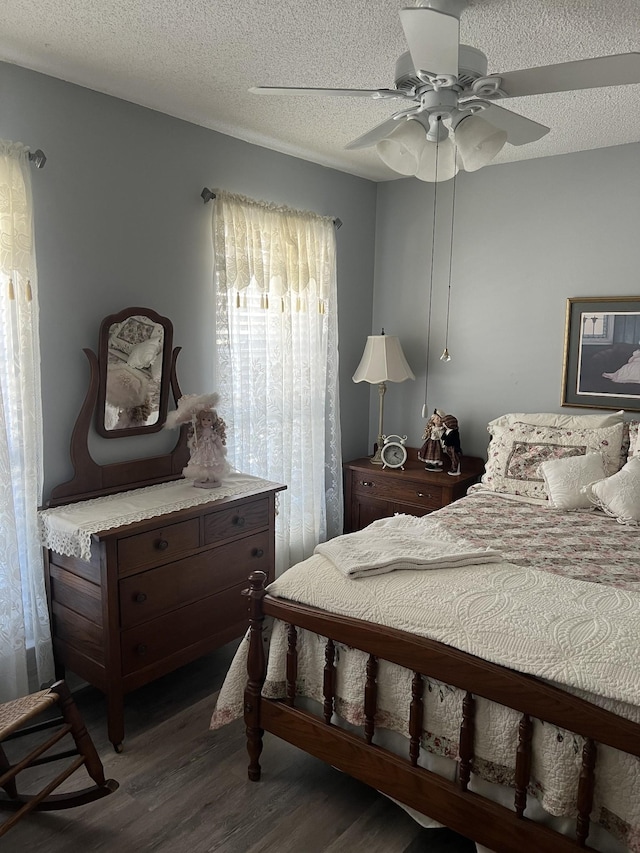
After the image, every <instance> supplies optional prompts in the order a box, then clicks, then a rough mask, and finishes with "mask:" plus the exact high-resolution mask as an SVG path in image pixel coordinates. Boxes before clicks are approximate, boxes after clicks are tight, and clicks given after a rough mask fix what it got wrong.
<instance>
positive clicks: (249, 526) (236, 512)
mask: <svg viewBox="0 0 640 853" xmlns="http://www.w3.org/2000/svg"><path fill="white" fill-rule="evenodd" d="M268 526H269V500H268V498H264V499H263V500H259V501H252V502H251V503H246V504H243V505H242V506H240V507H236V508H235V509H225V510H219V511H218V512H211V513H209V514H208V515H206V516H205V517H204V541H205V545H212V544H214V543H216V542H222V541H223V540H224V539H231V538H232V537H235V536H242V535H244V534H245V533H248V532H250V531H252V530H259V529H260V528H261V527H268Z"/></svg>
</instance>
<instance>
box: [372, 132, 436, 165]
mask: <svg viewBox="0 0 640 853" xmlns="http://www.w3.org/2000/svg"><path fill="white" fill-rule="evenodd" d="M426 140H427V138H426V133H425V129H424V127H423V126H422V124H421V123H420V122H419V121H403V122H402V123H401V124H400V125H399V126H398V127H397V128H395V130H394V131H393V132H392V133H390V134H389V136H387V137H385V138H384V139H381V140H380V142H378V143H377V144H376V151H377V152H378V156H379V157H380V159H381V160H382V162H383V163H385V164H386V165H387V166H388V167H389V168H390V169H393V171H394V172H398V173H399V174H400V175H415V173H416V171H417V169H418V165H419V163H420V156H421V154H422V150H423V148H424V147H425V146H426Z"/></svg>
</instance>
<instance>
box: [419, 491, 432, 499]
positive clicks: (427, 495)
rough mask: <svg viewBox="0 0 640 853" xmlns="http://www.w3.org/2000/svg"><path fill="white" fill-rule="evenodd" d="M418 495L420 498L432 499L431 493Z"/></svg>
mask: <svg viewBox="0 0 640 853" xmlns="http://www.w3.org/2000/svg"><path fill="white" fill-rule="evenodd" d="M416 494H417V496H418V497H419V498H430V497H431V495H430V494H429V492H416Z"/></svg>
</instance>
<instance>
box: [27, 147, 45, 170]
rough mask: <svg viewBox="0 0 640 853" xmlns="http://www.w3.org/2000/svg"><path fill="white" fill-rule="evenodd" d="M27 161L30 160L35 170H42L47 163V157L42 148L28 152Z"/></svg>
mask: <svg viewBox="0 0 640 853" xmlns="http://www.w3.org/2000/svg"><path fill="white" fill-rule="evenodd" d="M29 160H31V162H32V163H33V165H34V166H35V167H36V169H42V168H43V166H44V164H45V163H46V162H47V156H46V154H45V153H44V151H43V150H42V148H38V150H37V151H30V152H29Z"/></svg>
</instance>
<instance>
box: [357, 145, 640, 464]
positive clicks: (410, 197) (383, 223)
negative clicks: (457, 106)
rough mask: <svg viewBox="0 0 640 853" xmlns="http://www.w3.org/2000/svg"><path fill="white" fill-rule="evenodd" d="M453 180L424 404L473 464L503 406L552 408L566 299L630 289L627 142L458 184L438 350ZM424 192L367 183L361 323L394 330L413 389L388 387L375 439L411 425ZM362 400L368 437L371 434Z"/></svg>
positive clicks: (417, 186)
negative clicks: (444, 420) (455, 423)
mask: <svg viewBox="0 0 640 853" xmlns="http://www.w3.org/2000/svg"><path fill="white" fill-rule="evenodd" d="M452 183H453V182H451V181H450V182H448V183H446V184H440V185H439V186H438V199H437V209H438V216H437V223H436V224H437V232H436V252H435V255H434V281H433V298H432V313H431V337H430V340H429V375H428V383H427V392H428V393H427V404H428V407H429V409H430V410H433V409H434V408H435V407H437V408H442V409H445V410H447V411H448V412H451V413H453V414H455V415H456V416H457V417H458V419H459V421H460V431H461V437H462V444H463V449H464V450H465V452H466V453H467V454H469V455H474V456H484V455H485V453H486V447H487V433H486V424H487V422H488V421H489V420H491V419H492V418H494V417H496V416H497V415H500V414H502V413H504V412H507V411H525V412H526V411H529V412H533V411H552V412H555V411H565V412H567V413H572V412H573V413H578V412H580V411H585V410H581V409H562V407H561V405H560V399H561V383H562V360H563V348H564V332H565V306H566V299H567V297H580V296H628V295H638V294H640V283H639V272H638V271H639V269H640V239H639V238H638V222H639V221H640V147H639V146H638V145H627V146H620V147H615V148H607V149H601V150H595V151H589V152H580V153H577V154H571V155H563V156H559V157H552V158H546V159H540V160H529V161H524V162H520V163H513V164H505V165H497V166H491V167H487V168H485V169H482V170H480V171H478V172H473V173H463V174H460V175H459V176H458V179H457V188H456V197H455V230H454V247H453V263H452V277H451V313H450V325H449V349H450V351H451V355H452V361H450V362H448V363H443V362H441V361H440V360H439V357H440V354H441V353H442V350H443V347H444V338H445V335H444V327H445V318H446V300H447V290H448V269H449V248H450V245H449V240H450V223H451V202H452ZM433 207H434V203H433V185H428V184H424V183H421V182H420V181H417V180H414V179H403V180H400V181H395V182H388V183H385V184H380V185H379V188H378V218H377V229H376V265H375V293H374V314H373V319H374V322H373V328H374V331H376V333H379V329H380V326H384V327H385V330H386V331H387V332H389V333H390V334H391V333H393V334H398V335H399V336H400V339H401V342H402V345H403V348H404V350H405V353H406V355H407V359H408V361H409V363H410V364H411V366H412V368H413V371H414V373H415V374H416V381H415V382H411V381H408V382H404V383H402V385H393V384H389V387H388V391H387V394H386V399H385V431H386V432H388V433H393V432H398V433H402V434H404V433H406V434H407V435H408V436H409V441H408V444H410V445H411V446H416V445H417V446H419V444H420V438H421V435H422V429H423V426H424V420H423V419H422V417H421V413H422V405H423V403H424V399H425V364H426V361H427V355H426V353H427V328H428V294H429V279H430V262H431V238H432V223H433ZM377 416H378V401H377V396H374V395H373V394H372V397H371V410H370V437H371V439H373V437H374V436H375V435H376V434H377Z"/></svg>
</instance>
